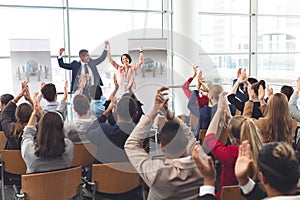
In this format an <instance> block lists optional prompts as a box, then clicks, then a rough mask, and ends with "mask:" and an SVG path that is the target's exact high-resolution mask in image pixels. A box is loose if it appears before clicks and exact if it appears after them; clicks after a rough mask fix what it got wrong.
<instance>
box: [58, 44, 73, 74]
mask: <svg viewBox="0 0 300 200" xmlns="http://www.w3.org/2000/svg"><path fill="white" fill-rule="evenodd" d="M64 51H65V48H60V49H59V51H58V57H57V61H58V65H59V67H61V68H64V69H67V70H72V64H71V63H64V60H63V58H62V54H63V52H64Z"/></svg>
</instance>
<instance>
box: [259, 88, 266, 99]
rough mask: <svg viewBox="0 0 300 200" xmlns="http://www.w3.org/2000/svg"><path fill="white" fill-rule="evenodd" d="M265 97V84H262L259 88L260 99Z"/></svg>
mask: <svg viewBox="0 0 300 200" xmlns="http://www.w3.org/2000/svg"><path fill="white" fill-rule="evenodd" d="M264 98H265V90H264V88H263V86H262V85H260V86H259V88H258V99H259V100H264Z"/></svg>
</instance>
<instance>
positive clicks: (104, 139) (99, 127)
mask: <svg viewBox="0 0 300 200" xmlns="http://www.w3.org/2000/svg"><path fill="white" fill-rule="evenodd" d="M115 104H116V100H115V99H113V100H112V101H111V103H110V105H109V107H108V109H107V110H106V111H105V112H107V113H110V111H111V110H112V109H113V107H114V106H115ZM136 114H137V104H136V102H135V101H134V99H132V98H131V97H129V96H125V97H122V98H121V99H120V100H119V102H118V103H117V108H116V111H115V115H116V116H117V123H116V124H115V125H112V126H110V125H108V124H106V123H98V121H95V122H94V123H93V124H92V125H91V127H90V129H89V130H88V132H87V138H88V139H89V140H90V141H91V142H92V143H94V144H95V145H96V146H97V153H96V158H95V163H111V162H125V161H128V158H127V156H126V154H125V151H124V144H125V141H126V140H127V138H128V137H129V135H130V134H131V132H132V130H133V129H134V127H135V124H134V123H133V118H134V116H135V115H136Z"/></svg>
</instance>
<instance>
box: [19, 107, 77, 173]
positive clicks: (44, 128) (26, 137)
mask: <svg viewBox="0 0 300 200" xmlns="http://www.w3.org/2000/svg"><path fill="white" fill-rule="evenodd" d="M36 107H37V106H35V110H34V112H33V114H32V115H31V118H30V120H29V122H28V125H27V126H26V127H25V129H24V134H23V136H22V146H21V152H22V157H23V159H24V161H25V163H26V166H27V170H26V172H27V173H34V172H43V171H52V170H58V169H64V168H67V167H70V166H71V162H72V159H73V155H74V146H73V143H72V141H71V140H69V139H68V138H65V135H64V132H63V125H64V120H63V116H62V114H61V113H59V112H57V111H50V112H47V113H46V114H45V115H44V116H43V117H42V118H41V120H40V122H39V130H38V132H37V134H36V135H35V133H36V131H37V129H36V127H35V124H36V116H38V115H41V114H40V113H38V111H37V109H36ZM35 137H36V138H35Z"/></svg>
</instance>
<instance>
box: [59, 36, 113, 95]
mask: <svg viewBox="0 0 300 200" xmlns="http://www.w3.org/2000/svg"><path fill="white" fill-rule="evenodd" d="M108 44H109V43H108V41H105V49H104V50H103V52H102V54H101V55H100V57H98V58H97V59H95V60H94V59H91V58H90V55H89V52H88V51H87V50H85V49H82V50H80V51H79V58H80V61H76V60H74V61H73V62H71V63H64V61H63V59H62V53H63V52H64V51H65V49H64V48H60V49H59V54H58V55H59V56H58V57H57V60H58V64H59V66H60V67H61V68H64V69H67V70H72V81H71V92H75V91H76V90H77V89H78V86H79V78H80V77H81V76H82V75H85V74H88V75H89V76H90V77H91V85H94V84H95V85H100V86H102V85H103V83H102V80H101V77H100V75H99V72H98V70H97V67H96V66H97V65H99V64H100V63H101V62H103V61H104V60H105V58H106V55H107V45H108Z"/></svg>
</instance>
